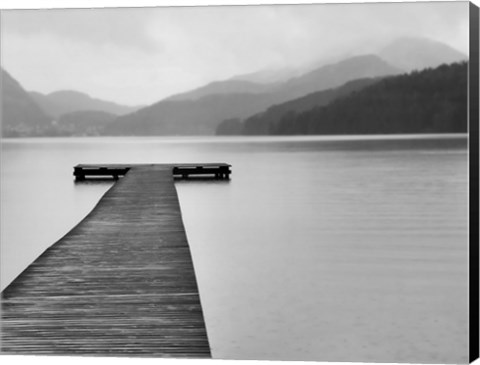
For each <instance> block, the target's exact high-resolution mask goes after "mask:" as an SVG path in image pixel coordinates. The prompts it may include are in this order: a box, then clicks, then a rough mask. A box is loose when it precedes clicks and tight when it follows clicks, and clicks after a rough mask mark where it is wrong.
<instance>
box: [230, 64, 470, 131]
mask: <svg viewBox="0 0 480 365" xmlns="http://www.w3.org/2000/svg"><path fill="white" fill-rule="evenodd" d="M467 86H468V64H467V62H462V63H453V64H450V65H441V66H439V67H437V68H435V69H430V68H429V69H424V70H422V71H414V72H411V73H409V74H404V75H399V76H390V77H386V78H383V79H382V80H379V81H378V82H375V83H372V84H371V85H369V86H366V87H364V88H363V89H362V90H359V91H354V92H352V93H350V94H347V95H345V96H343V97H340V98H337V99H336V100H334V101H333V102H331V103H329V104H327V105H325V106H316V107H314V108H311V109H310V110H306V111H303V112H302V111H294V110H288V111H284V113H283V114H281V115H278V116H277V117H276V118H274V119H271V120H265V119H263V120H262V116H260V117H259V118H255V117H253V118H250V119H247V120H246V121H245V123H243V125H242V126H241V128H239V129H240V133H239V134H244V135H258V134H269V135H296V134H321V135H329V134H336V135H338V134H394V133H403V134H407V133H466V132H467V130H468V129H467V123H468V116H467V110H468V108H467V101H468V87H467ZM262 122H263V124H262ZM259 123H260V125H261V128H259Z"/></svg>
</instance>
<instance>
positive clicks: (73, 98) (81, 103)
mask: <svg viewBox="0 0 480 365" xmlns="http://www.w3.org/2000/svg"><path fill="white" fill-rule="evenodd" d="M30 96H31V97H32V98H33V100H35V101H36V102H37V104H38V105H39V106H40V107H41V108H42V109H43V110H44V111H45V112H46V113H47V114H48V115H51V116H52V117H55V118H57V117H59V116H60V115H62V114H66V113H71V112H77V111H81V110H98V111H103V112H107V113H111V114H116V115H123V114H127V113H131V112H133V111H135V110H137V109H139V108H141V107H140V106H139V107H129V106H125V105H120V104H116V103H113V102H110V101H105V100H101V99H96V98H92V97H91V96H89V95H87V94H84V93H81V92H78V91H73V90H61V91H55V92H53V93H50V94H46V95H45V94H42V93H39V92H35V91H32V92H30Z"/></svg>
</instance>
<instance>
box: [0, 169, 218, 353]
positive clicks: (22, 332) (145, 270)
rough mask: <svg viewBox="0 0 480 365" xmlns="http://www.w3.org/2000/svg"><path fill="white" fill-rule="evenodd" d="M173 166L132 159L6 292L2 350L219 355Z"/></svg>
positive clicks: (22, 351) (8, 351) (3, 308)
mask: <svg viewBox="0 0 480 365" xmlns="http://www.w3.org/2000/svg"><path fill="white" fill-rule="evenodd" d="M84 166H87V165H84ZM102 166H103V165H102ZM103 167H105V166H103ZM107 167H108V166H107ZM110 167H112V166H111V165H110ZM174 167H175V166H174V165H132V166H129V167H128V173H126V172H125V176H124V177H123V178H122V179H120V180H119V181H118V182H116V183H115V184H114V185H113V186H112V188H110V190H109V191H108V192H107V193H106V194H105V195H104V196H103V197H102V199H101V200H100V201H99V203H98V204H97V205H96V207H95V208H94V209H93V211H92V212H91V213H90V214H89V215H88V216H87V217H86V218H85V219H84V220H82V221H81V222H80V223H79V224H78V225H77V226H76V227H74V228H73V229H72V230H71V231H70V232H69V233H67V234H66V235H65V236H64V237H63V238H62V239H60V240H59V241H58V242H57V243H55V244H54V245H52V246H51V247H50V248H49V249H47V250H46V251H45V252H44V253H43V254H42V255H41V256H40V257H38V259H37V260H35V261H34V262H33V263H32V264H31V265H30V266H29V267H28V268H27V269H25V271H23V272H22V273H21V274H20V275H19V276H18V277H17V278H16V279H15V280H14V281H13V282H12V283H11V284H10V285H9V286H8V287H7V288H6V289H5V290H4V291H3V292H2V313H1V315H2V329H1V351H2V353H9V354H15V353H17V354H45V355H102V356H122V355H123V356H145V357H179V358H184V357H192V358H203V357H210V356H211V352H210V347H209V342H208V336H207V331H206V326H205V321H204V317H203V312H202V307H201V302H200V294H199V290H198V286H197V281H196V277H195V271H194V266H193V261H192V257H191V253H190V249H189V245H188V242H187V237H186V233H185V229H184V226H183V222H182V216H181V211H180V206H179V202H178V196H177V192H176V189H175V186H174V180H173V169H174ZM117 172H118V171H117ZM86 175H87V174H86Z"/></svg>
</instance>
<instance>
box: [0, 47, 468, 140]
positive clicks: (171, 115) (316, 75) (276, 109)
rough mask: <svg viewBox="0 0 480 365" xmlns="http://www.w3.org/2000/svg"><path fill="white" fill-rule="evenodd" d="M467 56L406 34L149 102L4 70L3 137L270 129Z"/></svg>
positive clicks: (211, 132) (203, 133) (156, 133)
mask: <svg viewBox="0 0 480 365" xmlns="http://www.w3.org/2000/svg"><path fill="white" fill-rule="evenodd" d="M465 59H467V56H465V55H463V54H461V53H460V52H458V51H456V50H454V49H452V48H451V47H449V46H447V45H444V44H442V43H440V42H435V41H431V40H426V39H408V38H404V39H399V40H396V41H394V42H392V43H391V44H390V45H388V46H387V47H384V48H383V49H381V50H379V52H378V54H369V55H360V56H354V57H350V58H348V59H344V60H341V61H339V62H336V63H332V64H328V65H321V66H319V67H317V68H315V69H313V70H311V71H309V72H306V73H304V74H300V75H297V74H296V72H298V70H297V71H295V70H284V71H282V70H271V71H269V70H264V71H260V72H258V73H253V74H246V75H240V76H238V77H232V78H230V79H228V80H223V81H216V82H212V83H209V84H207V85H205V86H203V87H200V88H197V89H194V90H191V91H186V92H184V93H180V94H177V95H172V96H170V97H168V98H166V99H164V100H160V101H159V102H157V103H154V104H152V105H149V106H146V107H142V108H134V107H128V106H123V105H119V104H116V103H112V102H107V101H104V100H99V99H95V98H92V97H90V96H88V95H86V94H82V93H79V92H76V91H59V92H54V93H51V94H48V95H44V94H41V93H38V92H31V93H27V92H25V90H23V88H22V87H21V86H20V84H19V83H18V82H16V81H15V80H14V79H13V78H12V77H11V76H10V75H8V74H7V73H6V72H4V71H3V70H2V76H3V87H2V99H3V110H4V111H3V116H2V131H3V135H4V136H38V135H52V136H55V135H118V136H120V135H127V136H128V135H213V134H215V132H216V131H217V133H220V134H235V133H239V132H240V130H241V128H240V125H241V123H242V121H243V120H247V124H249V125H253V124H255V121H257V122H258V123H259V124H258V126H257V127H258V128H257V129H258V130H259V131H260V130H261V131H262V133H265V132H266V131H267V130H265V129H264V128H266V126H268V128H271V126H272V125H271V124H270V122H271V121H273V120H276V122H275V123H278V118H281V116H282V115H283V112H288V111H292V112H294V113H299V112H306V111H308V110H310V109H312V108H318V107H323V106H326V105H328V104H329V103H332V102H334V101H335V100H337V99H339V98H344V97H346V96H348V95H350V94H351V93H356V92H359V91H360V90H361V89H363V88H365V87H367V86H370V85H372V84H374V83H376V82H380V80H381V79H382V78H383V77H386V76H392V75H399V74H402V73H405V72H408V71H411V70H412V69H422V68H425V67H436V66H438V65H440V64H443V63H452V62H455V61H460V60H465ZM354 80H358V81H355V82H352V81H354ZM275 105H277V106H275ZM259 113H261V117H259ZM226 120H228V122H225V121H226ZM266 120H269V122H268V123H267V122H265V121H266ZM222 122H223V123H222ZM261 123H263V127H261V126H260V125H261ZM219 126H220V127H219ZM217 127H219V129H217ZM262 128H263V129H262ZM268 128H267V129H268ZM253 129H255V128H253ZM262 133H261V134H262Z"/></svg>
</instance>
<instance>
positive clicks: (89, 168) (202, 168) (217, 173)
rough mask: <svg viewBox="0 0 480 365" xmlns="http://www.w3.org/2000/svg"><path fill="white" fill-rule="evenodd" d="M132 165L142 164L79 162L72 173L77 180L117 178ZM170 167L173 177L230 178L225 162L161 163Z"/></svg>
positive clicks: (227, 165) (228, 167) (228, 166)
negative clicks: (92, 163) (87, 163)
mask: <svg viewBox="0 0 480 365" xmlns="http://www.w3.org/2000/svg"><path fill="white" fill-rule="evenodd" d="M133 166H137V167H138V166H143V165H135V164H130V165H125V164H122V165H120V164H106V165H105V164H104V165H99V164H95V165H91V164H90V165H86V164H80V165H77V166H75V167H74V169H73V175H74V176H75V179H76V180H77V181H83V180H85V179H88V178H92V177H93V178H105V177H111V178H113V179H114V180H118V178H119V177H120V176H125V174H126V173H127V172H128V171H129V170H130V168H131V167H133ZM162 166H165V167H169V168H171V169H172V173H173V176H174V177H177V178H183V179H188V178H189V177H190V176H197V177H198V176H207V177H208V176H209V177H214V178H215V179H227V180H228V179H230V174H231V173H232V171H231V170H230V167H231V165H229V164H226V163H182V164H165V165H162Z"/></svg>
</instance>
